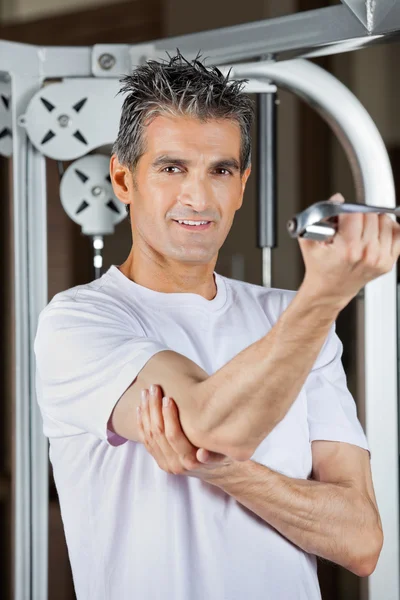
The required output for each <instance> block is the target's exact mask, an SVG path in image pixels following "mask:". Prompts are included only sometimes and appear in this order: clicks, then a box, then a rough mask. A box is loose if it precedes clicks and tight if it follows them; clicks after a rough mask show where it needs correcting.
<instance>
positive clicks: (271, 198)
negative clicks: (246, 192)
mask: <svg viewBox="0 0 400 600" xmlns="http://www.w3.org/2000/svg"><path fill="white" fill-rule="evenodd" d="M257 99H258V152H257V160H258V204H257V224H258V232H257V233H258V235H257V243H258V247H259V248H262V259H263V260H262V270H263V273H262V276H263V285H264V286H266V287H271V284H272V264H271V249H272V248H275V247H276V232H277V194H276V164H277V161H276V93H275V92H271V93H264V94H258V97H257Z"/></svg>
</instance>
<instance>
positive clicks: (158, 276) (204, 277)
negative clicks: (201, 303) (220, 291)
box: [119, 246, 217, 300]
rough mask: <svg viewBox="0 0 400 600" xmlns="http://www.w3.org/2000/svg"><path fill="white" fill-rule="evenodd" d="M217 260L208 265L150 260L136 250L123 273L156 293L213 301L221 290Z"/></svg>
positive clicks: (122, 270)
mask: <svg viewBox="0 0 400 600" xmlns="http://www.w3.org/2000/svg"><path fill="white" fill-rule="evenodd" d="M216 262H217V259H216V258H215V260H213V261H212V262H211V263H207V264H201V265H199V264H190V263H181V262H176V261H170V260H168V259H166V258H165V257H160V256H157V257H154V256H148V255H146V254H144V253H143V252H141V250H140V249H139V248H135V249H134V248H133V246H132V250H131V252H130V254H129V256H128V258H127V260H126V261H125V262H124V263H123V264H122V265H121V266H120V267H119V268H120V271H121V272H122V273H123V274H124V275H125V276H126V277H128V279H130V280H131V281H134V282H135V283H137V284H138V285H142V286H143V287H146V288H148V289H151V290H154V291H156V292H164V293H192V294H199V295H200V296H203V298H205V299H206V300H212V299H213V298H214V297H215V295H216V293H217V287H216V284H215V281H214V275H213V273H214V268H215V264H216Z"/></svg>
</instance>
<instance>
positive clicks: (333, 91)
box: [231, 59, 395, 207]
mask: <svg viewBox="0 0 400 600" xmlns="http://www.w3.org/2000/svg"><path fill="white" fill-rule="evenodd" d="M231 77H232V78H234V79H241V78H246V79H253V80H254V79H261V80H265V79H267V80H269V81H271V80H272V81H273V82H274V83H276V84H277V85H278V86H279V87H283V88H286V89H288V90H290V91H292V92H294V93H295V94H296V95H297V96H300V97H301V98H303V100H305V102H307V103H308V104H309V105H311V106H312V107H313V108H314V109H315V110H316V111H317V112H318V113H320V114H321V116H322V117H323V118H324V119H325V121H327V122H328V124H329V125H330V126H331V128H332V130H333V131H334V133H335V134H336V136H337V137H338V138H339V140H340V142H341V144H342V146H343V148H344V150H345V152H346V154H347V157H348V159H349V162H350V166H351V169H352V173H353V177H354V181H355V186H356V194H357V201H358V202H361V203H365V204H375V205H377V206H389V207H394V206H395V188H394V182H393V173H392V169H391V166H390V161H389V157H388V155H387V152H386V148H385V144H384V143H383V140H382V137H381V135H380V133H379V131H378V129H377V127H376V125H375V123H374V122H373V120H372V119H371V117H370V115H369V114H368V112H367V111H366V109H365V108H364V107H363V105H362V104H361V103H360V101H359V100H358V99H357V98H356V97H355V96H354V94H352V92H350V90H349V89H348V88H347V87H346V86H345V85H343V84H342V83H341V82H340V81H339V80H338V79H336V78H335V77H333V75H331V74H330V73H328V72H327V71H325V70H324V69H322V68H321V67H318V66H317V65H315V64H313V63H311V62H308V61H307V60H304V59H298V60H290V61H286V62H280V63H273V62H266V61H265V62H257V63H248V64H239V65H234V66H233V67H232V71H231Z"/></svg>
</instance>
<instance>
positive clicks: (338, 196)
mask: <svg viewBox="0 0 400 600" xmlns="http://www.w3.org/2000/svg"><path fill="white" fill-rule="evenodd" d="M329 202H335V203H336V204H344V202H345V199H344V196H343V195H342V194H340V193H337V194H333V196H331V197H330V198H329Z"/></svg>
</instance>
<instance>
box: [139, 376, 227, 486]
mask: <svg viewBox="0 0 400 600" xmlns="http://www.w3.org/2000/svg"><path fill="white" fill-rule="evenodd" d="M154 387H155V393H154V394H151V393H150V392H149V390H142V398H143V396H144V397H145V399H146V402H145V403H143V400H142V404H141V406H140V407H139V408H138V415H137V422H138V431H139V436H140V441H141V442H142V443H143V444H144V445H145V447H146V449H147V451H148V452H149V453H150V454H151V455H152V456H153V458H154V459H155V460H156V462H157V464H158V466H159V467H160V469H162V470H163V471H166V473H170V474H173V475H187V476H189V477H196V478H198V479H202V480H203V481H207V482H209V483H213V481H214V482H215V481H216V480H217V478H220V477H222V476H223V475H224V473H226V470H227V469H228V468H229V467H230V466H232V465H233V464H234V463H235V462H236V461H234V460H232V459H231V458H229V457H227V456H225V455H223V454H218V453H216V452H211V451H209V450H206V449H204V448H196V447H195V446H193V445H192V444H191V442H190V441H189V440H188V438H187V437H186V435H185V434H184V432H183V430H182V427H181V423H180V420H179V411H178V407H177V405H176V403H175V402H174V401H173V399H172V398H169V399H168V400H169V405H168V406H167V407H166V406H163V405H162V390H161V388H160V386H158V385H157V386H154Z"/></svg>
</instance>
